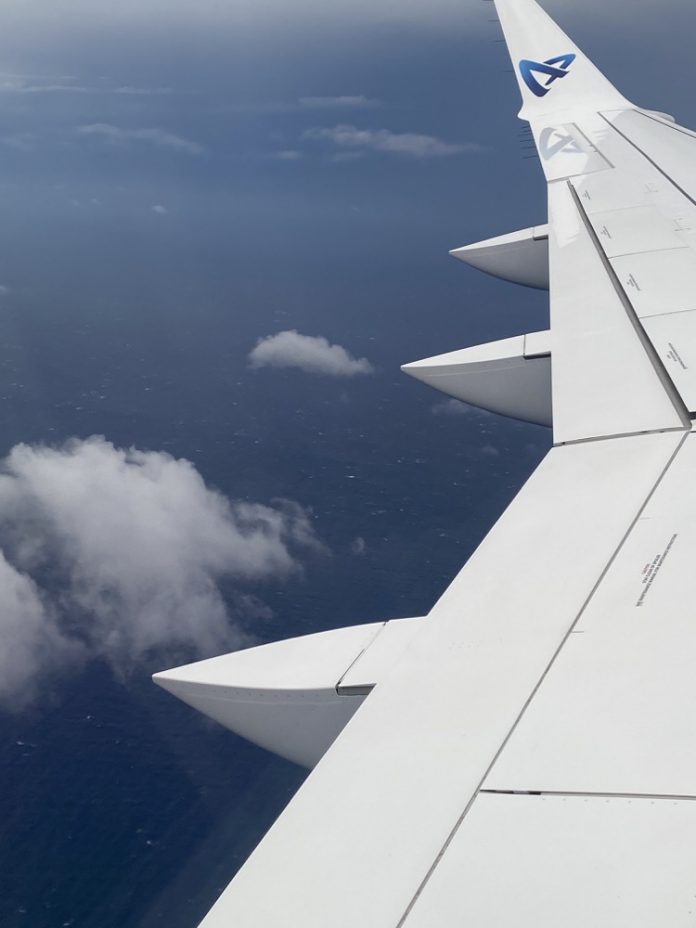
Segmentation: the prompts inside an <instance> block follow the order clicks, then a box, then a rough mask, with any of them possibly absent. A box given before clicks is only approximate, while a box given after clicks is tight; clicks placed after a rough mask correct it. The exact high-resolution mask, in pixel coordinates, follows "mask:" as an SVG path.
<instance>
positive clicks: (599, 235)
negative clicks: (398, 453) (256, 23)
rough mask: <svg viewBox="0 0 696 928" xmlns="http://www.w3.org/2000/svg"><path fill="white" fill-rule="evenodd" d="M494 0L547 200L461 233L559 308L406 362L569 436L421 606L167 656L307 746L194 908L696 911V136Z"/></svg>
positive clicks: (633, 914)
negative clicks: (229, 865)
mask: <svg viewBox="0 0 696 928" xmlns="http://www.w3.org/2000/svg"><path fill="white" fill-rule="evenodd" d="M495 2H496V7H497V10H498V13H499V16H500V21H501V24H502V26H503V30H504V33H505V37H506V40H507V42H508V47H509V49H510V54H511V58H512V61H513V67H514V69H515V72H516V74H517V79H518V82H519V86H520V91H521V94H522V100H523V106H522V110H521V113H520V115H521V117H522V118H523V119H525V120H527V121H529V123H530V127H531V131H532V133H533V136H534V139H535V142H536V146H537V149H538V152H539V156H540V159H541V163H542V166H543V169H544V172H545V174H546V177H547V180H548V184H549V211H548V226H544V227H536V228H535V229H530V230H525V231H523V232H520V233H514V234H513V235H506V236H501V237H500V238H499V239H493V240H489V241H487V242H481V243H477V244H476V245H473V246H466V247H465V248H461V249H457V250H456V252H455V254H456V256H457V257H459V258H462V260H465V261H467V262H468V263H471V264H474V265H476V266H478V267H482V268H483V269H485V270H487V271H489V272H492V273H496V274H499V275H500V276H503V277H506V278H508V279H512V280H519V282H520V283H523V284H525V285H528V286H529V285H531V286H542V287H543V286H548V287H549V289H550V304H551V324H550V331H549V332H545V333H531V334H528V335H521V336H519V337H518V338H516V339H507V340H505V341H504V342H496V343H492V344H491V345H488V346H478V347H476V348H469V349H464V350H462V351H457V352H453V353H451V354H449V355H443V356H441V357H439V358H429V359H426V360H425V361H419V362H415V363H414V364H412V365H407V368H406V369H407V371H408V373H411V374H413V375H414V376H416V377H418V378H420V379H422V380H424V381H426V382H427V383H430V384H432V385H433V386H436V387H438V388H439V389H441V390H443V391H444V392H447V393H448V394H450V395H453V396H456V397H458V398H460V399H464V400H467V401H469V402H473V403H475V404H477V405H481V406H486V407H488V408H492V409H494V410H496V411H497V412H502V413H506V414H509V415H516V416H518V417H520V418H526V419H530V420H531V421H550V420H552V423H553V435H554V447H553V448H552V450H551V451H550V453H549V454H548V456H547V457H546V458H545V459H544V461H543V462H542V463H541V465H540V466H539V468H538V469H537V470H536V472H535V473H534V474H533V475H532V476H531V478H530V479H529V481H528V482H527V484H526V485H525V486H524V487H523V489H522V490H521V492H520V493H519V494H518V496H517V498H516V499H515V500H514V501H513V502H512V504H511V505H510V506H509V508H508V509H507V511H506V512H505V513H504V514H503V516H502V517H501V519H500V520H499V521H498V523H497V524H496V525H495V526H494V528H493V529H492V530H491V532H490V533H489V535H488V536H487V537H486V538H485V539H484V541H483V542H482V544H481V545H480V547H479V548H478V550H477V551H476V552H475V553H474V555H473V556H472V557H471V559H470V560H469V561H468V563H467V564H466V565H465V566H464V568H463V569H462V571H461V572H460V574H459V575H458V576H457V577H456V579H455V580H454V582H453V583H452V585H451V586H450V587H449V589H448V590H447V591H446V592H445V593H444V595H443V596H442V598H441V599H440V600H439V601H438V602H437V603H436V604H435V606H434V608H433V610H432V611H431V613H430V614H429V615H428V616H426V617H423V618H419V619H414V620H404V622H403V623H400V622H395V623H386V625H384V624H376V625H375V624H373V625H369V626H360V627H359V628H358V629H353V630H351V631H345V630H344V631H343V632H342V633H341V634H338V635H337V634H336V633H327V634H326V635H323V636H311V639H307V641H306V642H305V644H304V645H303V644H301V643H298V642H297V641H296V642H294V643H285V644H284V645H281V646H276V645H271V646H267V647H266V648H261V649H253V650H252V651H250V652H246V655H245V652H242V653H241V654H240V655H230V656H226V657H223V658H215V659H213V660H212V661H208V662H201V663H199V664H196V665H192V666H191V667H188V668H179V669H177V670H173V671H167V672H165V673H164V674H161V675H158V678H157V682H159V683H160V684H161V685H163V686H165V687H167V688H168V689H170V690H171V691H172V692H174V693H175V694H176V695H179V696H180V697H181V698H183V699H185V700H186V701H188V702H190V703H191V704H192V705H196V706H197V707H198V708H201V709H202V710H203V711H205V712H208V714H211V715H213V716H214V717H216V718H218V719H219V720H221V721H223V723H224V724H229V726H230V727H236V728H238V729H242V730H244V732H245V733H246V734H247V735H248V736H250V737H253V738H254V739H255V740H259V741H261V742H262V743H265V744H266V745H267V746H270V747H272V748H273V747H274V742H275V743H277V745H278V750H279V751H280V752H281V753H285V754H286V756H291V755H293V748H292V744H290V745H289V744H288V742H294V743H296V744H299V745H301V748H297V750H295V751H294V755H293V756H294V757H295V759H299V760H301V761H302V760H304V762H306V763H308V764H310V765H311V764H315V766H314V769H313V770H312V772H311V773H310V775H309V777H308V779H307V780H306V782H305V783H304V785H303V786H302V787H301V789H300V790H299V791H298V793H297V794H296V795H295V797H294V798H293V799H292V801H291V802H290V804H289V805H288V807H287V808H286V810H285V811H284V812H283V814H282V815H281V816H280V818H279V819H278V820H277V821H276V823H275V824H274V826H273V827H272V828H271V829H270V831H269V832H268V834H267V835H266V837H265V838H264V840H263V841H262V842H261V844H260V845H259V846H258V847H257V849H256V850H255V851H254V853H253V854H252V855H251V857H250V858H249V860H248V861H247V863H246V864H245V865H244V867H243V868H242V869H241V870H240V872H239V873H238V874H237V876H236V877H235V879H234V880H233V881H232V883H231V884H230V886H229V887H228V888H227V889H226V890H225V892H224V893H223V894H222V896H221V897H220V899H219V901H218V902H217V903H216V905H215V906H214V907H213V909H212V910H211V911H210V913H209V914H208V916H207V917H206V918H205V920H204V922H203V926H204V928H232V926H234V928H242V926H243V928H281V926H282V928H288V926H290V928H328V926H331V928H355V926H357V925H360V926H363V928H402V926H403V928H432V926H434V925H437V926H445V928H447V926H455V925H456V926H464V925H471V926H476V928H485V926H490V928H500V926H502V925H506V924H510V923H515V924H520V925H528V926H534V928H551V926H554V928H555V926H557V925H559V924H563V925H565V926H570V928H580V926H582V928H587V926H588V925H592V926H593V928H609V926H612V928H615V926H617V925H626V926H628V925H630V926H631V928H648V926H650V928H655V926H657V925H660V926H662V925H669V926H670V928H679V926H684V928H686V926H687V925H688V926H693V924H694V920H695V919H696V872H695V871H694V866H693V861H694V860H695V859H696V801H695V800H696V715H695V711H696V710H695V709H694V706H696V673H695V672H694V667H695V666H696V610H695V609H694V606H693V584H692V581H691V574H690V570H691V568H692V567H693V564H694V563H695V562H696V494H695V493H694V486H695V485H696V483H695V481H696V435H694V433H693V431H692V417H693V415H694V413H695V412H696V253H695V249H696V244H695V241H696V239H695V238H694V235H695V230H696V212H695V210H696V206H695V200H694V196H696V173H694V172H693V170H692V165H693V164H694V156H696V135H694V133H691V132H689V131H688V130H686V129H683V128H681V127H680V126H677V125H676V124H675V123H674V122H673V121H672V120H671V119H670V118H669V117H666V116H664V115H660V114H655V113H651V112H647V111H645V110H642V109H640V108H639V107H636V106H634V105H633V104H631V103H630V102H629V101H628V100H627V99H626V98H624V97H623V96H622V95H621V94H620V93H619V92H618V91H617V90H616V89H615V88H614V87H613V86H612V85H611V84H610V83H609V81H608V80H607V79H606V78H605V77H604V76H603V75H602V74H601V73H600V72H599V71H598V70H597V69H596V68H595V67H594V65H592V64H591V62H590V61H589V60H588V59H587V58H586V57H585V56H584V55H583V54H582V52H581V51H580V49H578V48H577V47H576V46H575V45H574V43H573V42H572V41H571V40H570V39H569V38H568V37H567V36H566V35H565V34H564V33H563V32H562V31H561V30H560V29H559V28H558V27H557V26H556V25H555V24H554V23H553V22H552V21H551V20H550V19H549V17H548V16H547V15H546V14H545V13H544V12H543V10H542V9H541V8H540V7H539V6H538V5H537V4H536V3H535V2H534V0H495ZM332 636H333V637H332ZM300 641H301V640H300ZM284 648H285V649H288V648H289V649H290V650H289V651H288V650H283V649H284ZM291 653H292V654H293V655H294V656H293V657H292V669H291V670H289V669H288V667H287V662H286V660H285V658H286V657H287V656H288V655H289V654H291ZM244 655H245V656H244ZM299 655H302V656H299ZM341 700H349V701H350V702H341ZM240 707H241V708H240ZM303 707H304V708H303ZM279 713H280V714H279ZM240 715H241V716H243V717H244V719H243V720H242V722H240ZM279 718H281V719H282V720H283V722H282V724H280V725H279V726H278V725H277V720H278V719H279ZM303 719H304V720H305V722H304V723H303ZM312 719H315V720H316V722H315V723H313V722H311V721H309V720H312ZM313 724H315V727H314V728H313V727H312V726H313ZM245 725H246V728H245V727H244V726H245ZM274 725H275V729H274ZM278 728H280V729H282V731H280V732H279V731H277V730H276V729H278ZM308 730H312V731H314V730H316V731H317V732H318V733H319V734H317V739H316V743H315V745H314V747H312V746H311V745H308V744H307V737H308V736H307V731H308ZM264 732H265V733H266V734H265V740H264ZM269 732H271V734H269ZM303 739H304V740H303ZM332 739H335V740H333V743H332V744H331V746H330V747H328V749H327V744H329V743H330V742H331V741H332ZM309 740H310V741H311V740H312V738H311V737H310V738H309ZM324 752H325V753H324ZM321 755H323V756H321ZM319 758H320V759H319Z"/></svg>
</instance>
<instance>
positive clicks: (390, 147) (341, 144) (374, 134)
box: [302, 125, 483, 158]
mask: <svg viewBox="0 0 696 928" xmlns="http://www.w3.org/2000/svg"><path fill="white" fill-rule="evenodd" d="M302 138H304V139H309V140H311V141H320V142H332V143H333V144H334V145H336V146H337V147H338V148H343V149H352V150H362V151H377V152H383V153H387V154H393V155H406V156H408V157H411V158H442V157H447V156H448V155H457V154H460V153H461V152H479V151H483V148H482V146H481V145H477V144H476V143H474V142H465V143H464V144H461V145H455V144H452V143H450V142H445V141H443V140H442V139H439V138H436V137H435V136H433V135H420V134H418V133H416V132H390V130H389V129H358V128H357V127H356V126H349V125H340V126H334V127H333V128H331V129H329V128H318V127H315V128H313V129H307V130H306V131H305V132H304V133H303V134H302Z"/></svg>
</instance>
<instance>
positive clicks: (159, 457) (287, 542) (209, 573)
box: [0, 437, 326, 706]
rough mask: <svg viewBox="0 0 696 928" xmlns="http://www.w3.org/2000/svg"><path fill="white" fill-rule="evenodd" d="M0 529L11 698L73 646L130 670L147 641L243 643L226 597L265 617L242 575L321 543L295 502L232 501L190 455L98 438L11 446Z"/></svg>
mask: <svg viewBox="0 0 696 928" xmlns="http://www.w3.org/2000/svg"><path fill="white" fill-rule="evenodd" d="M0 538H1V539H2V542H3V548H4V557H2V558H0V655H5V656H6V655H13V657H12V663H13V667H12V668H11V669H12V673H10V671H9V670H4V662H5V661H7V660H9V659H8V658H7V657H4V658H0V702H1V703H3V704H4V705H5V706H11V705H13V704H16V702H20V703H21V702H22V701H23V700H24V699H26V698H27V694H28V693H31V690H32V687H33V686H34V685H35V684H37V682H38V681H39V680H40V677H41V674H42V672H44V671H46V670H50V669H51V667H52V666H55V664H56V663H59V662H61V661H64V660H68V659H69V658H74V657H75V656H79V657H81V658H83V659H85V658H88V657H98V658H100V659H102V660H104V661H106V662H107V663H108V664H109V665H110V666H111V667H112V668H113V670H114V671H115V672H116V673H125V672H127V671H128V670H129V669H130V668H132V667H133V666H134V665H136V664H137V663H138V662H139V661H142V660H145V659H148V658H151V657H152V656H153V655H154V654H160V655H164V654H166V653H167V652H171V653H172V654H175V653H176V652H177V651H181V650H182V649H183V651H184V652H185V653H190V652H194V653H197V654H212V653H216V652H219V651H220V650H229V649H230V648H232V647H235V646H239V644H241V643H242V642H243V641H244V640H245V633H244V632H243V631H242V629H241V626H240V625H239V623H236V622H235V620H234V614H233V615H232V616H231V615H230V609H229V606H228V603H233V613H234V608H235V607H237V606H238V607H239V609H241V610H242V612H243V614H244V615H245V616H248V615H249V613H250V611H251V612H253V613H254V614H259V615H261V616H262V617H263V616H264V614H267V607H265V606H263V604H258V605H257V607H256V608H253V607H254V603H255V600H254V597H253V595H252V594H250V593H249V592H248V590H247V589H246V587H247V586H248V585H249V584H253V583H258V582H260V581H263V580H266V579H269V578H284V577H288V576H289V575H292V574H293V573H297V572H298V571H301V569H302V565H301V561H300V559H299V557H300V555H302V554H307V553H310V552H314V553H319V552H322V551H325V550H326V549H325V548H324V546H323V545H322V544H321V542H320V541H319V540H318V539H317V537H316V535H315V532H314V529H313V526H312V522H311V518H310V514H309V513H308V512H307V511H306V510H305V509H303V508H302V507H301V506H300V505H299V504H297V503H295V502H292V501H289V500H277V501H274V504H273V505H271V506H267V505H263V504H260V503H252V502H234V501H230V500H228V499H227V498H226V497H224V496H223V495H222V494H220V493H218V492H217V491H215V490H212V489H210V488H209V487H207V486H206V485H205V483H204V482H203V479H202V478H201V476H200V474H198V472H197V471H196V469H195V468H194V466H193V465H192V464H191V463H190V462H188V461H186V460H181V459H180V460H176V459H174V458H172V457H170V456H169V455H167V454H164V453H161V452H155V451H149V452H143V451H138V450H135V449H130V450H121V449H118V448H115V447H114V446H113V445H112V444H110V443H109V442H107V441H105V440H104V439H103V438H100V437H93V438H90V439H87V440H85V441H78V440H73V441H71V442H69V443H68V444H66V445H65V446H63V447H61V448H47V447H43V446H29V445H17V446H16V447H15V448H14V449H13V450H12V451H11V452H10V454H9V455H8V457H7V458H6V459H5V460H4V461H3V462H2V467H1V472H0ZM46 578H49V581H48V582H46ZM222 582H225V584H226V589H227V585H231V589H230V591H229V594H228V595H227V596H226V598H223V595H222V592H221V589H220V584H221V583H222ZM42 586H43V589H41V587H42ZM264 610H265V611H266V613H264Z"/></svg>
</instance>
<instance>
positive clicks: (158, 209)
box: [152, 203, 169, 216]
mask: <svg viewBox="0 0 696 928" xmlns="http://www.w3.org/2000/svg"><path fill="white" fill-rule="evenodd" d="M152 212H153V213H157V214H158V215H159V216H166V215H167V213H168V212H169V210H168V209H167V207H166V206H162V204H161V203H157V204H155V206H153V207H152Z"/></svg>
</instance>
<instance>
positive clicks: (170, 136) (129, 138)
mask: <svg viewBox="0 0 696 928" xmlns="http://www.w3.org/2000/svg"><path fill="white" fill-rule="evenodd" d="M77 133H78V135H82V136H91V137H93V138H99V139H103V140H104V141H105V142H109V143H110V144H112V145H129V144H131V143H136V144H138V143H144V144H146V145H152V146H154V147H156V148H169V149H171V150H172V151H180V152H183V153H184V154H187V155H199V154H201V152H203V151H204V148H203V146H202V145H199V144H198V142H193V141H191V139H186V138H184V137H183V136H181V135H175V134H174V133H173V132H167V131H166V130H165V129H155V128H152V129H123V128H120V127H119V126H112V125H110V124H109V123H105V122H95V123H92V124H91V125H88V126H78V128H77Z"/></svg>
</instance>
